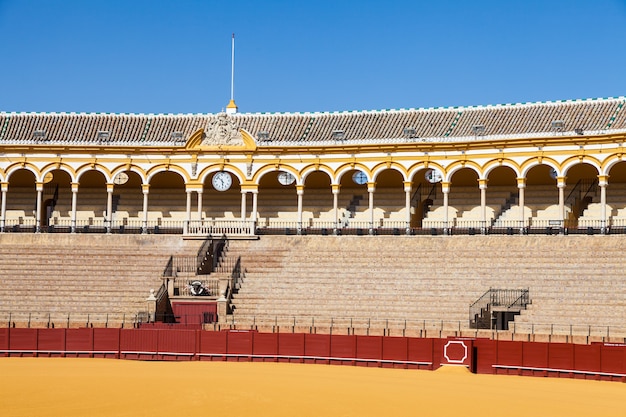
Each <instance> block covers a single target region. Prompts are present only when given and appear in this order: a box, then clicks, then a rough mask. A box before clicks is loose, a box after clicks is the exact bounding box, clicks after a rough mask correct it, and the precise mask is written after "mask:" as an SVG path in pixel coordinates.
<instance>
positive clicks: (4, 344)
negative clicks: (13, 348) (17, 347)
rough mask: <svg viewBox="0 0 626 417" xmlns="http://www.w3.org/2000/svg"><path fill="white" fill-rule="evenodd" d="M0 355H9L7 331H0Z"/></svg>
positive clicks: (5, 329)
mask: <svg viewBox="0 0 626 417" xmlns="http://www.w3.org/2000/svg"><path fill="white" fill-rule="evenodd" d="M0 355H2V356H8V355H9V329H8V328H4V329H0Z"/></svg>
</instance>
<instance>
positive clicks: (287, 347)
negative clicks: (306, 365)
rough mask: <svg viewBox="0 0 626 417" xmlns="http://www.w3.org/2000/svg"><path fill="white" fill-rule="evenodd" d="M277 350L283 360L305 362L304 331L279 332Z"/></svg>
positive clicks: (280, 359)
mask: <svg viewBox="0 0 626 417" xmlns="http://www.w3.org/2000/svg"><path fill="white" fill-rule="evenodd" d="M257 336H258V333H257ZM277 352H278V356H279V358H278V360H279V361H281V362H303V361H304V333H279V334H278V351H277Z"/></svg>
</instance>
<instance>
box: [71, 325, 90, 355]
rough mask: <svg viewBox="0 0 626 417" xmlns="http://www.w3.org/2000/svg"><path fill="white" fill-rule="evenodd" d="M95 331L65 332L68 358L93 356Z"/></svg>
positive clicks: (77, 330) (76, 330)
mask: <svg viewBox="0 0 626 417" xmlns="http://www.w3.org/2000/svg"><path fill="white" fill-rule="evenodd" d="M93 333H94V330H93V329H67V330H66V331H65V350H66V353H65V355H66V356H75V357H80V356H91V352H93V350H94V348H93Z"/></svg>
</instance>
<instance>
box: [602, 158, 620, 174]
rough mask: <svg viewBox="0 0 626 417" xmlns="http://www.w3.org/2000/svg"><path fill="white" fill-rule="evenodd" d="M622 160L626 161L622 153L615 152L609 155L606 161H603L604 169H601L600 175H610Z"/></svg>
mask: <svg viewBox="0 0 626 417" xmlns="http://www.w3.org/2000/svg"><path fill="white" fill-rule="evenodd" d="M620 162H626V158H624V155H622V154H621V153H617V154H613V155H610V156H608V157H607V158H606V159H605V160H604V162H602V170H601V171H600V175H609V173H610V172H611V169H613V167H614V166H615V165H617V164H619V163H620Z"/></svg>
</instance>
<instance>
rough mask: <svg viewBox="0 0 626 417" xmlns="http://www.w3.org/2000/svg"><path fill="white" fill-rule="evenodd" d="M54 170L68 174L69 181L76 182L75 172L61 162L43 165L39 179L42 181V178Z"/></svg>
mask: <svg viewBox="0 0 626 417" xmlns="http://www.w3.org/2000/svg"><path fill="white" fill-rule="evenodd" d="M56 170H60V171H63V172H66V173H68V174H69V175H70V181H71V182H76V171H75V170H74V168H72V167H71V166H70V165H68V164H66V163H63V162H53V163H49V164H47V165H45V166H44V167H43V168H42V169H41V179H43V177H45V176H46V174H47V173H48V172H52V171H56Z"/></svg>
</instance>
